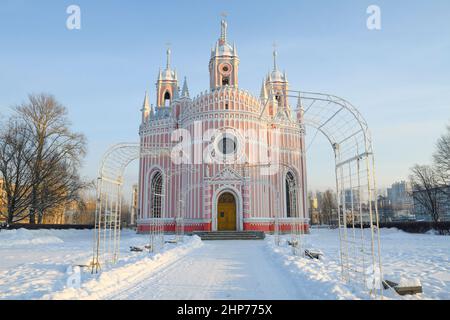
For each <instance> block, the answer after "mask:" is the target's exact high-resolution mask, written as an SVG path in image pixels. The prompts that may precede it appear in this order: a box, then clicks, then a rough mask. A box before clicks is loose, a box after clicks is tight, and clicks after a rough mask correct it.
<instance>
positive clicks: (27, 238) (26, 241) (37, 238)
mask: <svg viewBox="0 0 450 320" xmlns="http://www.w3.org/2000/svg"><path fill="white" fill-rule="evenodd" d="M63 242H64V241H63V240H62V239H60V238H58V237H56V236H54V235H52V234H51V231H50V230H27V229H17V230H3V231H1V232H0V247H17V246H26V245H42V244H52V243H63Z"/></svg>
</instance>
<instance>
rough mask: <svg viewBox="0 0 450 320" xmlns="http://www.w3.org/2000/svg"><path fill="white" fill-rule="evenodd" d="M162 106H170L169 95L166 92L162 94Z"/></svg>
mask: <svg viewBox="0 0 450 320" xmlns="http://www.w3.org/2000/svg"><path fill="white" fill-rule="evenodd" d="M164 106H166V107H169V106H170V93H169V92H168V91H166V93H165V94H164Z"/></svg>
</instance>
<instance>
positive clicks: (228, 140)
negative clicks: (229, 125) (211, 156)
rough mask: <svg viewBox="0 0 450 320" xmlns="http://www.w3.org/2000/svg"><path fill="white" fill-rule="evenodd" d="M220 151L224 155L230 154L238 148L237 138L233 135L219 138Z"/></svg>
mask: <svg viewBox="0 0 450 320" xmlns="http://www.w3.org/2000/svg"><path fill="white" fill-rule="evenodd" d="M218 147H219V151H220V152H221V153H222V154H224V155H230V154H233V153H235V152H236V150H237V139H236V137H233V136H225V137H223V138H222V139H220V140H219V143H218Z"/></svg>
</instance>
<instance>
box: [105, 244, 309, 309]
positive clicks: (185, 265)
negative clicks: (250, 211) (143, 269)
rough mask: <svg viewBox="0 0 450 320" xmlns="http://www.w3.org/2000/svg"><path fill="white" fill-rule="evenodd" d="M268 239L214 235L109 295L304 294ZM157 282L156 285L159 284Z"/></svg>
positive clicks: (282, 296) (249, 296)
mask: <svg viewBox="0 0 450 320" xmlns="http://www.w3.org/2000/svg"><path fill="white" fill-rule="evenodd" d="M266 250H267V249H266V244H265V242H264V241H210V242H204V245H203V246H202V247H200V248H198V249H196V250H194V251H193V252H192V253H191V254H190V255H185V256H183V257H182V258H180V259H178V260H175V261H173V262H171V263H169V264H167V265H162V266H160V268H159V269H158V270H155V272H154V273H153V274H152V276H150V277H149V278H147V279H145V280H143V281H142V282H141V283H139V284H138V285H134V286H130V287H129V288H126V289H125V290H123V291H121V292H120V293H118V294H115V295H111V296H108V297H107V298H109V299H180V300H190V299H199V300H203V299H227V300H229V299H262V300H263V299H301V298H303V299H305V298H307V297H302V296H301V295H300V292H299V291H298V290H297V288H296V286H295V285H294V282H293V281H292V279H290V275H289V274H288V273H287V272H285V270H283V269H282V268H280V267H279V266H278V265H277V263H276V262H274V261H273V260H272V259H269V258H268V253H267V251H266ZM156 288H157V290H155V289H156Z"/></svg>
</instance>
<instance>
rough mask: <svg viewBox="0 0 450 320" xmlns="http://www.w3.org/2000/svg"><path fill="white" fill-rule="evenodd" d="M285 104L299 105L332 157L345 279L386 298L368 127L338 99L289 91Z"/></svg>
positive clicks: (349, 106) (309, 124)
mask: <svg viewBox="0 0 450 320" xmlns="http://www.w3.org/2000/svg"><path fill="white" fill-rule="evenodd" d="M286 99H288V101H289V105H291V106H295V105H296V106H297V108H296V109H295V110H293V114H300V117H301V122H302V123H303V125H304V126H306V127H312V128H313V129H315V130H317V132H321V133H322V134H323V135H324V136H325V137H326V138H327V139H328V141H329V142H330V145H331V147H332V149H333V152H334V156H335V174H336V192H337V201H338V214H337V215H338V217H337V220H338V226H339V239H340V260H341V271H342V277H343V280H344V281H347V282H353V283H359V284H363V285H364V286H366V287H367V289H368V290H370V294H371V296H372V297H374V298H378V297H382V296H383V291H382V290H383V288H382V286H381V281H379V280H380V279H382V264H381V246H380V236H379V217H378V208H377V195H376V192H377V191H376V190H377V189H376V179H375V164H374V153H373V146H372V138H371V134H370V131H369V127H368V125H367V122H366V121H365V119H364V118H363V116H362V115H361V114H360V112H359V111H358V110H357V109H356V108H355V107H354V106H353V105H352V104H351V103H349V102H348V101H346V100H344V99H342V98H339V97H337V96H334V95H330V94H323V93H313V92H300V91H292V90H290V91H287V93H286ZM291 116H293V115H291ZM365 225H366V226H368V228H367V229H365V228H364V226H365Z"/></svg>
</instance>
